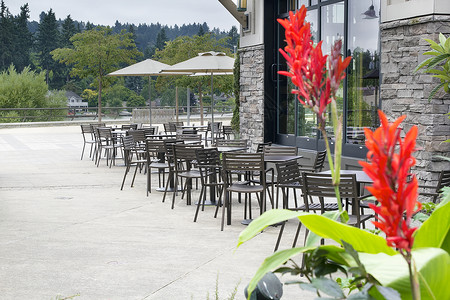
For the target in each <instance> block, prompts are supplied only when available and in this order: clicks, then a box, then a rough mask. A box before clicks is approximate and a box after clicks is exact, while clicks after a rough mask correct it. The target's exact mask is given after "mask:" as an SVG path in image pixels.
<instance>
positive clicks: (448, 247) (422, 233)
mask: <svg viewBox="0 0 450 300" xmlns="http://www.w3.org/2000/svg"><path fill="white" fill-rule="evenodd" d="M449 216H450V203H447V204H446V205H444V206H441V207H438V208H436V209H435V210H434V211H433V213H432V214H431V216H430V217H429V218H428V219H427V220H426V221H425V222H424V223H423V224H422V226H420V227H419V229H417V231H416V233H415V236H414V244H413V249H418V248H425V247H434V248H442V249H444V250H445V251H447V252H448V253H450V244H449V241H450V239H449V238H448V236H449V234H450V217H449Z"/></svg>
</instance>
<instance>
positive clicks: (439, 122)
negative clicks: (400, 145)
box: [239, 0, 450, 183]
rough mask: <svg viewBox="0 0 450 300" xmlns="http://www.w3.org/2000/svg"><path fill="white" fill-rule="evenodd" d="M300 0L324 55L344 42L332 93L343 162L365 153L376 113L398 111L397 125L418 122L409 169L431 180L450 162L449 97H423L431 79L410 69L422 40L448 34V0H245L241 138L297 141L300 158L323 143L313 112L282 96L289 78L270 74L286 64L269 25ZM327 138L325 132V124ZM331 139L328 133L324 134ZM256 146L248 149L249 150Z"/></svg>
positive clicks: (280, 36)
mask: <svg viewBox="0 0 450 300" xmlns="http://www.w3.org/2000/svg"><path fill="white" fill-rule="evenodd" d="M301 5H305V6H306V7H307V9H308V14H307V20H308V22H310V23H311V29H312V33H313V36H314V39H315V40H317V41H319V40H322V41H323V48H322V50H323V51H324V52H325V53H326V54H327V53H329V50H330V47H331V45H332V44H333V43H334V41H335V40H336V39H342V40H343V45H344V49H345V56H349V55H351V56H352V57H353V59H352V62H351V64H350V66H349V67H348V70H347V72H348V73H347V77H346V79H345V81H344V82H343V83H342V86H341V89H340V92H339V94H338V99H337V102H338V107H339V108H340V109H341V110H342V111H343V116H344V141H343V167H344V168H347V169H352V168H359V165H358V163H357V161H358V160H360V159H364V158H365V155H366V153H367V149H366V148H365V146H364V143H365V140H364V133H363V129H364V128H365V127H369V128H372V129H375V128H376V127H378V125H379V124H378V118H377V110H378V109H382V110H383V111H384V112H385V113H386V114H387V115H388V117H389V118H390V119H391V120H393V119H394V118H397V117H398V116H400V115H403V114H406V115H407V119H406V121H405V122H404V129H405V130H408V129H409V128H410V127H411V126H412V125H417V126H418V127H419V137H418V140H417V144H418V147H419V151H418V152H417V153H416V158H417V166H416V170H415V172H416V174H418V178H419V179H420V180H421V182H423V183H430V181H431V182H432V181H435V180H436V179H437V176H438V172H439V171H440V170H443V169H450V163H448V162H445V161H442V160H440V159H438V158H436V156H437V155H443V156H449V151H450V143H443V141H444V140H447V139H449V138H450V120H449V119H448V116H447V115H446V114H447V113H448V112H449V111H450V97H449V95H446V94H444V93H438V94H436V95H435V97H434V98H433V99H432V100H431V101H430V102H429V101H428V95H429V93H430V92H431V90H432V89H433V88H434V87H435V86H436V84H437V83H438V80H437V79H433V78H432V77H431V76H430V75H427V74H423V73H421V72H419V73H414V68H415V67H416V66H417V65H418V64H419V63H420V62H421V61H423V60H424V59H426V57H425V56H423V55H422V54H423V53H424V52H425V51H427V48H428V43H427V42H426V41H425V40H424V38H429V39H433V40H435V41H437V40H438V39H437V37H438V35H439V33H440V32H441V33H443V34H444V35H446V36H449V35H450V1H448V0H409V1H407V0H373V1H372V0H295V1H293V0H252V1H247V11H246V13H245V14H246V16H247V26H246V27H245V28H241V40H240V49H239V54H240V63H241V65H240V72H241V74H240V75H241V91H240V102H241V104H240V105H241V106H240V119H241V137H242V138H248V139H249V140H251V141H252V142H253V144H254V145H256V144H257V143H259V142H263V141H272V142H274V143H278V144H284V145H295V146H297V147H298V148H299V149H300V150H301V151H303V154H304V155H305V156H308V153H309V152H311V153H314V152H315V151H317V150H322V149H323V148H324V143H323V139H322V138H321V136H320V134H319V133H318V131H317V130H316V120H315V118H314V115H313V114H312V112H310V111H308V110H306V109H304V108H303V107H302V106H301V105H300V103H299V102H298V101H297V100H296V98H295V96H294V95H292V94H291V93H290V91H291V89H292V85H291V83H290V82H289V81H288V80H287V79H286V78H285V77H284V76H280V75H278V74H277V71H279V70H286V68H287V66H286V62H285V60H284V58H283V57H282V56H281V55H280V53H279V51H278V49H279V48H282V47H284V45H285V43H284V31H283V28H282V26H281V25H279V24H278V22H277V21H276V20H277V19H278V18H286V17H288V14H289V11H291V10H296V9H298V8H299V7H300V6H301ZM330 134H332V130H330ZM331 142H332V143H333V142H334V141H333V137H332V136H331ZM253 147H255V146H253Z"/></svg>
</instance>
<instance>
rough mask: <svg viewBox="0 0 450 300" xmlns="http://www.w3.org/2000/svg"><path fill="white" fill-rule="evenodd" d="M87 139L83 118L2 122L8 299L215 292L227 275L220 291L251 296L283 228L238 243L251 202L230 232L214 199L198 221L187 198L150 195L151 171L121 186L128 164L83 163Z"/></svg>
mask: <svg viewBox="0 0 450 300" xmlns="http://www.w3.org/2000/svg"><path fill="white" fill-rule="evenodd" d="M81 147H82V137H81V134H80V127H79V126H61V127H36V128H33V127H30V128H7V129H0V282H1V284H0V295H1V296H0V298H1V299H55V298H57V297H61V298H64V297H69V296H73V295H79V296H76V297H74V299H173V300H174V299H207V298H208V295H209V298H210V299H215V290H216V281H217V278H218V281H217V282H218V292H219V298H220V299H227V297H228V296H229V295H230V294H231V293H232V292H233V290H234V289H235V287H236V286H237V290H238V292H237V296H236V298H235V299H244V296H243V290H244V287H245V286H246V285H247V284H248V282H249V280H250V278H251V277H252V276H253V274H254V273H255V272H256V270H257V268H258V266H259V265H260V263H261V262H262V261H263V259H264V257H266V256H268V255H270V254H271V253H272V251H273V246H274V243H275V240H276V236H277V234H278V229H277V228H270V229H268V230H266V231H265V232H264V233H262V234H260V235H259V236H257V237H256V238H255V239H253V240H252V241H250V242H248V243H247V244H244V245H243V246H241V247H240V248H239V249H238V250H236V243H237V238H238V235H239V233H240V232H241V231H242V230H243V229H244V226H243V225H241V224H240V219H241V218H242V206H240V205H235V206H234V209H233V211H234V215H233V221H232V225H231V226H227V227H226V228H225V230H224V231H223V232H221V231H220V219H214V218H213V211H214V208H213V207H208V208H206V209H205V211H204V212H201V214H200V216H199V220H198V222H197V223H194V222H193V217H194V209H195V207H194V206H187V205H186V204H185V202H184V201H183V200H180V199H179V198H180V197H178V199H179V200H178V201H177V203H176V207H175V209H174V210H171V209H170V202H165V203H162V202H161V199H162V193H159V192H153V193H152V194H151V195H150V196H149V197H147V196H146V193H145V175H144V174H138V176H137V179H136V183H135V186H134V187H133V188H130V186H129V183H130V179H131V178H129V180H128V181H127V183H126V186H125V188H124V190H123V191H120V183H121V180H122V176H123V172H124V167H123V166H113V167H112V168H108V167H106V165H105V161H104V160H103V161H101V163H100V167H98V168H97V167H95V166H94V164H93V162H92V161H91V160H89V159H88V158H87V157H86V156H85V158H84V159H83V160H82V161H81V160H80V154H81ZM118 163H119V164H120V163H121V161H118ZM153 177H154V182H153V186H155V185H156V184H157V176H153ZM197 195H198V194H195V196H194V197H198V196H197ZM255 206H256V205H255ZM290 223H291V224H289V225H288V226H287V229H286V230H287V231H288V232H289V231H290V232H292V233H293V232H294V231H295V227H296V225H295V224H293V222H290ZM284 293H285V295H284V297H283V299H299V298H301V299H313V298H314V296H313V295H311V294H307V293H305V292H303V291H301V290H300V289H299V287H298V286H285V288H284ZM300 295H301V296H300ZM299 296H300V297H299Z"/></svg>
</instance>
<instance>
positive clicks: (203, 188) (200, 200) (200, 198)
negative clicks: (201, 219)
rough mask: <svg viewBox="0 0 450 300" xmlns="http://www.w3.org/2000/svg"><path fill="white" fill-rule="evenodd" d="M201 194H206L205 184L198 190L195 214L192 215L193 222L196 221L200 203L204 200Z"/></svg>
mask: <svg viewBox="0 0 450 300" xmlns="http://www.w3.org/2000/svg"><path fill="white" fill-rule="evenodd" d="M203 194H206V186H205V185H202V189H201V190H200V197H199V198H198V202H197V208H196V209H195V216H194V222H197V217H198V212H199V210H200V205H201V203H202V202H203V203H205V200H204V199H203V198H204V197H203Z"/></svg>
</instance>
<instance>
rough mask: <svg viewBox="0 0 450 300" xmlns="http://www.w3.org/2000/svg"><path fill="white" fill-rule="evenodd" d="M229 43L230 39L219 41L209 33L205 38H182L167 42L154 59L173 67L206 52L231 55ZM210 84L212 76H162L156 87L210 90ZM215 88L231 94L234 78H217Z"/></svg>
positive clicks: (196, 36) (160, 88) (159, 88)
mask: <svg viewBox="0 0 450 300" xmlns="http://www.w3.org/2000/svg"><path fill="white" fill-rule="evenodd" d="M227 41H228V38H222V39H219V40H217V39H216V38H215V37H214V36H213V35H212V34H209V33H208V34H204V35H203V36H198V35H195V36H193V37H188V36H182V37H178V38H176V39H175V40H173V41H169V42H167V43H166V47H165V48H164V49H163V50H157V51H156V53H155V55H154V59H156V60H158V61H160V62H163V63H166V64H169V65H173V64H176V63H179V62H181V61H184V60H187V59H189V58H192V57H195V56H197V55H198V53H201V52H206V51H216V52H224V53H226V54H230V49H229V48H228V47H227ZM210 84H211V78H210V76H194V77H190V76H160V77H159V78H158V83H157V85H156V87H157V89H158V90H162V89H166V88H167V87H169V86H183V87H190V88H192V89H193V90H195V89H197V88H200V89H202V88H203V90H209V87H210ZM214 88H215V89H216V91H220V92H223V93H231V92H232V91H233V77H232V76H216V77H215V78H214Z"/></svg>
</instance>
